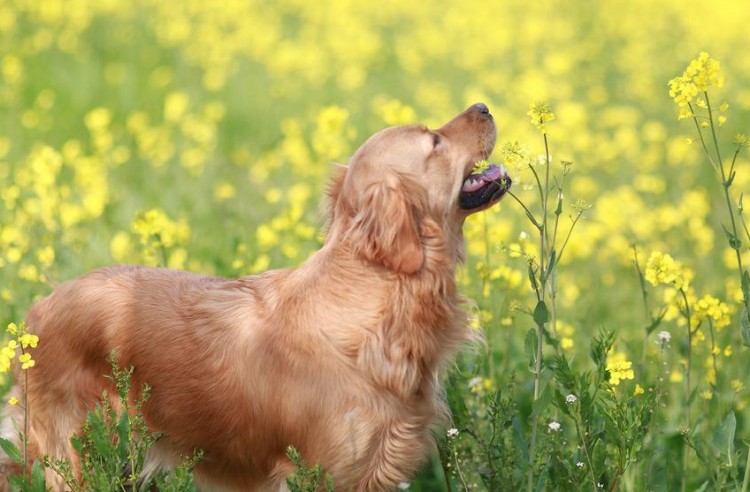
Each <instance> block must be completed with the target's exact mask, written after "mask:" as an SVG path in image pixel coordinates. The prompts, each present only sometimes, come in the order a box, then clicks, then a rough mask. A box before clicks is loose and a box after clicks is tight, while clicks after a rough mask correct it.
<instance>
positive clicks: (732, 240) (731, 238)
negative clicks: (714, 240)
mask: <svg viewBox="0 0 750 492" xmlns="http://www.w3.org/2000/svg"><path fill="white" fill-rule="evenodd" d="M721 227H722V228H723V229H724V234H726V236H727V241H728V242H729V247H730V248H732V249H734V250H737V251H739V249H740V248H742V241H740V239H739V238H738V237H737V236H735V235H734V234H733V233H732V232H730V231H729V229H727V226H725V225H723V224H722V226H721Z"/></svg>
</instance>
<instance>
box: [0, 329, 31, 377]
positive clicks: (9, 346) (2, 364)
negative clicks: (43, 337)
mask: <svg viewBox="0 0 750 492" xmlns="http://www.w3.org/2000/svg"><path fill="white" fill-rule="evenodd" d="M6 332H7V333H8V334H10V335H11V339H10V340H8V342H7V343H6V344H5V346H4V347H2V349H0V372H8V371H10V368H11V364H12V362H13V359H15V358H16V355H18V362H20V363H21V369H24V370H26V369H29V368H31V367H34V365H35V364H36V361H35V360H34V359H33V358H32V357H31V353H30V352H29V349H30V348H36V347H37V345H38V344H39V337H38V336H36V335H33V334H31V333H29V330H28V327H27V326H26V323H21V325H20V326H19V325H17V324H16V323H10V324H9V325H8V327H7V329H6ZM19 348H20V354H19Z"/></svg>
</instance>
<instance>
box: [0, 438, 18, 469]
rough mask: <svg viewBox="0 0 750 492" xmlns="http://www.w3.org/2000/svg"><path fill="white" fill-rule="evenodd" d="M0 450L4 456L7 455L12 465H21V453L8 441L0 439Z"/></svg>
mask: <svg viewBox="0 0 750 492" xmlns="http://www.w3.org/2000/svg"><path fill="white" fill-rule="evenodd" d="M0 448H2V449H3V451H5V454H7V455H8V458H10V459H11V460H13V462H14V463H18V464H23V454H21V451H20V450H19V449H18V447H17V446H16V445H15V444H14V443H12V442H11V441H9V440H8V439H5V438H2V437H0Z"/></svg>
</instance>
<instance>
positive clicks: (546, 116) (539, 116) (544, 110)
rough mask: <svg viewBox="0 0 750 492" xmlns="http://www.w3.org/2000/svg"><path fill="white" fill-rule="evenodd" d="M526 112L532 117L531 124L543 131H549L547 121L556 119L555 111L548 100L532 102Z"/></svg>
mask: <svg viewBox="0 0 750 492" xmlns="http://www.w3.org/2000/svg"><path fill="white" fill-rule="evenodd" d="M526 114H527V115H529V117H530V118H531V124H532V125H534V126H535V127H536V128H537V129H538V130H539V131H540V132H542V133H547V126H546V123H548V122H550V121H552V120H554V119H555V113H553V112H552V108H550V107H549V104H547V103H546V102H538V103H534V104H532V105H531V108H530V109H529V111H528V112H527V113H526Z"/></svg>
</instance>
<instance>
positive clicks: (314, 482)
mask: <svg viewBox="0 0 750 492" xmlns="http://www.w3.org/2000/svg"><path fill="white" fill-rule="evenodd" d="M286 455H287V456H288V457H289V459H290V460H291V461H292V464H293V465H294V466H295V467H296V468H297V471H295V472H293V473H290V474H289V475H288V476H287V477H286V485H287V487H289V490H290V491H291V492H317V491H318V490H326V491H328V492H330V491H333V490H334V489H333V478H332V477H331V476H330V475H329V474H327V473H325V472H324V471H323V467H322V466H320V465H314V466H311V467H308V466H307V464H306V463H305V461H304V460H303V459H302V455H301V454H300V452H299V451H297V449H296V448H295V447H294V446H289V447H288V448H287V450H286Z"/></svg>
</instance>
